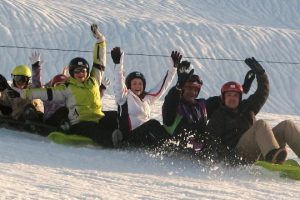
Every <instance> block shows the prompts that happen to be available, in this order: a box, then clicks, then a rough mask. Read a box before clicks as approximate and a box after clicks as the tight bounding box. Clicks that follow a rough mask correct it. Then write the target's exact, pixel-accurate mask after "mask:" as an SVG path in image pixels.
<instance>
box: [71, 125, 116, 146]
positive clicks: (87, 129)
mask: <svg viewBox="0 0 300 200" xmlns="http://www.w3.org/2000/svg"><path fill="white" fill-rule="evenodd" d="M70 132H71V134H77V135H82V136H86V137H89V138H91V139H92V140H93V141H95V142H96V143H98V144H99V145H101V146H103V147H113V142H112V131H110V130H106V129H103V127H102V126H101V125H100V124H98V123H96V122H80V123H78V124H74V125H72V126H71V128H70Z"/></svg>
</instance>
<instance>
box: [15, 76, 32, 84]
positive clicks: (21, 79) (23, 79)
mask: <svg viewBox="0 0 300 200" xmlns="http://www.w3.org/2000/svg"><path fill="white" fill-rule="evenodd" d="M29 79H30V78H29V77H27V76H22V75H14V76H13V80H14V81H15V82H22V83H26V82H28V81H29Z"/></svg>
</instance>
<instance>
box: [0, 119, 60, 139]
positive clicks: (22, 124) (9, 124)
mask: <svg viewBox="0 0 300 200" xmlns="http://www.w3.org/2000/svg"><path fill="white" fill-rule="evenodd" d="M0 128H6V129H10V130H18V131H25V132H29V133H32V134H37V135H41V136H47V135H48V134H49V133H50V132H53V131H56V130H57V127H54V126H50V125H47V124H44V123H39V122H33V121H19V120H14V119H11V118H6V117H0Z"/></svg>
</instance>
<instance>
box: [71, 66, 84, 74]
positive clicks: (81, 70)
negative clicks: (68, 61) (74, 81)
mask: <svg viewBox="0 0 300 200" xmlns="http://www.w3.org/2000/svg"><path fill="white" fill-rule="evenodd" d="M73 72H74V74H79V73H86V72H87V68H81V67H80V68H76V69H74V70H73Z"/></svg>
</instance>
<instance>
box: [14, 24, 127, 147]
mask: <svg viewBox="0 0 300 200" xmlns="http://www.w3.org/2000/svg"><path fill="white" fill-rule="evenodd" d="M91 29H92V32H93V33H94V34H95V36H96V38H97V39H98V41H97V43H96V44H95V47H94V56H93V57H94V63H93V67H92V70H91V72H90V66H89V63H88V62H87V61H86V60H85V59H84V58H81V57H76V58H73V59H72V60H71V61H70V63H69V66H68V67H69V74H70V77H69V78H68V80H67V81H66V82H65V84H62V85H59V86H55V87H50V88H34V89H25V90H21V91H18V92H20V96H21V97H22V98H24V99H34V98H40V99H42V100H43V101H54V102H65V104H66V107H67V108H68V110H69V114H68V118H69V120H70V123H71V127H70V133H72V134H77V135H83V136H86V137H89V138H91V139H93V140H94V141H95V142H96V143H98V144H100V145H101V146H104V147H113V146H115V145H116V144H117V143H118V140H121V137H122V135H121V133H120V132H114V130H115V129H116V128H117V120H116V119H115V120H112V119H111V118H109V119H107V118H106V117H105V115H104V113H103V112H102V102H101V98H100V90H99V87H100V83H101V79H102V76H103V73H104V69H105V64H106V42H105V37H104V36H103V35H102V34H101V33H100V31H99V30H98V28H97V26H96V27H95V26H93V25H92V27H91ZM113 132H114V134H113Z"/></svg>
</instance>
